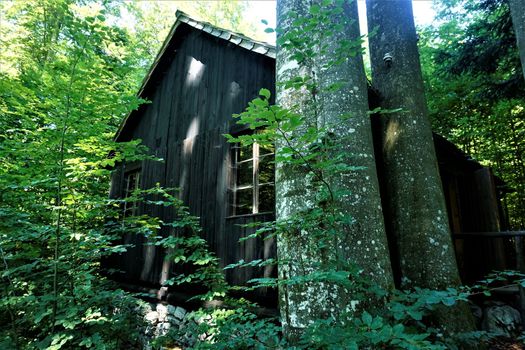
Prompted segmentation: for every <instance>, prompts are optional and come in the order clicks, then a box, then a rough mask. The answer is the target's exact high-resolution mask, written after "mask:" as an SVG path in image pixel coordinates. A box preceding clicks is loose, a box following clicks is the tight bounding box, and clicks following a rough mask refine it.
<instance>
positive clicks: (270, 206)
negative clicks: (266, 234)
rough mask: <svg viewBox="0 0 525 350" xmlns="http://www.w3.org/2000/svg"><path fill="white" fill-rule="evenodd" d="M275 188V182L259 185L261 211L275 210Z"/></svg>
mask: <svg viewBox="0 0 525 350" xmlns="http://www.w3.org/2000/svg"><path fill="white" fill-rule="evenodd" d="M274 203H275V188H274V186H273V184H270V185H261V186H259V212H260V213H263V212H273V211H274Z"/></svg>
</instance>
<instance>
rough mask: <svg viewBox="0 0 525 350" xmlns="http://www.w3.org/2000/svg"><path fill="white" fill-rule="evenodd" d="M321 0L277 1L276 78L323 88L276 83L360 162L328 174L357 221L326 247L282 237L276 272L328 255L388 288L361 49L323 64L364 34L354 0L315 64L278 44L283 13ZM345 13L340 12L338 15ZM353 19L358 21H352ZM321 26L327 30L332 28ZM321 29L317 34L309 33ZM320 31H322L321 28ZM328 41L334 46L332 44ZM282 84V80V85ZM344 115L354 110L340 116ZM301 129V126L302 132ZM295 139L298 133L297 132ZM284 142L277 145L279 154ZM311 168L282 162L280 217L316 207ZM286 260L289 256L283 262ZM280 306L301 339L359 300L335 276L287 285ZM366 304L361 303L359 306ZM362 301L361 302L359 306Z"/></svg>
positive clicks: (304, 268) (307, 235)
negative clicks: (308, 78)
mask: <svg viewBox="0 0 525 350" xmlns="http://www.w3.org/2000/svg"><path fill="white" fill-rule="evenodd" d="M313 3H316V1H305V0H300V1H298V0H295V1H294V0H281V1H278V2H277V18H278V28H280V31H279V32H278V39H277V41H278V47H277V63H276V64H277V68H276V71H277V83H278V84H279V83H282V82H284V81H287V80H289V79H290V78H291V77H294V76H301V75H304V74H305V73H306V74H312V73H313V74H314V75H315V76H316V77H317V80H318V82H319V89H320V91H319V94H315V93H314V94H309V93H308V92H305V90H304V89H303V90H299V91H297V90H293V89H288V90H285V89H283V88H282V87H278V93H277V103H278V104H279V105H281V106H282V107H285V108H288V109H291V110H294V111H299V113H301V114H302V115H303V117H304V118H305V119H306V122H307V123H309V124H310V125H324V126H328V127H329V128H330V130H331V133H330V134H331V135H332V136H331V137H332V140H331V142H334V143H335V144H337V145H339V146H340V149H341V150H345V151H346V154H347V156H349V155H351V159H352V165H355V166H360V167H363V169H362V170H357V171H341V172H340V173H338V174H332V175H327V177H326V181H327V182H329V183H330V186H331V187H332V190H333V191H334V192H338V191H340V190H347V191H351V195H348V194H347V195H345V197H344V198H339V199H336V201H337V203H338V208H339V210H340V211H341V212H344V213H345V214H346V215H347V216H348V217H352V218H354V219H355V221H354V222H353V223H352V224H347V225H342V226H344V228H343V229H342V230H340V231H339V232H338V233H337V235H336V236H335V237H333V238H331V239H330V241H329V244H328V246H324V247H322V246H320V244H319V243H320V242H319V240H318V238H316V237H315V236H314V235H312V234H311V233H312V232H308V229H302V230H300V231H301V232H295V233H290V234H286V235H280V236H279V237H278V248H277V251H278V258H279V260H280V261H281V264H280V266H279V276H280V278H282V279H293V278H294V277H298V276H304V275H308V274H311V273H313V272H315V271H318V270H319V269H320V266H323V265H324V264H325V263H327V262H328V261H332V262H333V261H336V260H337V259H342V260H344V261H347V262H350V263H355V264H357V265H359V266H360V267H361V268H362V269H363V270H364V274H365V275H366V276H367V277H369V278H371V279H372V281H373V282H374V283H375V284H376V285H378V286H381V287H383V288H385V289H389V288H392V286H393V278H392V273H391V267H390V259H389V253H388V244H387V239H386V234H385V230H384V223H383V216H382V212H381V202H380V196H379V189H378V181H377V175H376V169H375V162H374V153H373V144H372V135H371V128H370V120H369V116H368V114H367V111H368V101H367V84H366V77H365V73H364V68H363V61H362V57H361V55H357V56H355V57H349V58H348V59H346V60H345V61H344V62H343V63H342V64H339V65H335V66H331V67H330V68H326V67H325V68H323V65H325V64H327V63H328V62H329V61H330V60H333V59H334V57H332V54H333V53H334V52H335V46H336V45H337V43H340V42H341V41H342V40H343V39H347V40H356V39H359V27H358V20H357V3H356V2H353V3H352V4H351V5H348V4H346V5H345V7H344V15H343V16H342V20H341V18H340V19H339V20H341V21H340V22H339V20H338V19H337V18H333V21H334V22H338V23H327V24H326V25H327V26H331V25H335V24H343V25H344V30H342V31H341V30H339V31H334V34H332V36H331V37H330V38H328V39H327V41H326V40H325V41H324V42H330V43H332V44H333V46H332V47H331V48H330V50H328V53H323V54H319V55H318V56H317V57H316V59H315V63H314V64H313V65H314V66H308V64H305V63H304V62H301V63H299V62H297V61H295V60H293V59H291V58H290V55H291V51H292V50H291V49H289V48H283V46H281V45H279V41H280V40H281V38H282V36H284V35H285V34H286V33H287V32H289V31H290V30H292V29H293V27H292V23H291V22H292V21H291V20H290V19H289V18H287V17H286V14H287V13H288V12H289V11H292V10H293V11H295V12H296V13H299V14H300V15H302V16H306V15H307V14H308V9H309V7H310V5H311V4H313ZM340 17H341V16H340ZM352 20H355V21H354V22H352ZM318 30H319V31H318V32H317V33H326V32H327V31H326V30H327V28H321V29H318ZM312 35H316V34H312ZM318 35H321V34H318ZM332 44H331V45H332ZM336 82H341V83H343V85H344V88H343V89H340V90H337V91H333V92H330V93H328V92H326V90H325V89H326V88H327V87H328V86H330V85H331V84H333V83H336ZM278 86H279V85H278ZM342 115H347V116H348V115H351V118H347V119H346V120H344V121H343V122H342V121H341V119H340V117H341V116H342ZM301 132H304V130H302V131H301V130H298V131H297V133H301ZM292 138H293V137H292ZM284 146H285V145H284V144H283V142H280V143H279V142H278V144H277V154H279V152H281V150H282V148H283V147H284ZM315 180H316V179H314V177H313V176H312V174H311V173H309V172H308V171H307V168H306V167H300V166H290V165H286V164H277V169H276V181H275V183H276V213H277V219H278V220H286V219H288V218H290V217H293V216H294V215H295V214H296V213H298V212H300V211H302V210H305V209H308V208H311V207H312V205H314V204H313V203H315V196H316V195H317V194H318V193H319V188H316V184H318V183H319V182H318V181H317V182H316V181H315ZM283 262H286V263H284V264H283ZM279 292H280V293H279V294H280V309H281V315H282V322H283V328H284V331H285V334H286V335H287V337H288V338H290V339H294V338H297V337H298V336H299V335H300V334H301V332H302V330H303V329H304V328H305V327H307V326H308V325H309V324H310V323H311V322H313V321H314V320H316V319H326V318H327V317H334V318H335V319H338V320H341V317H340V316H341V314H342V313H345V312H349V313H352V312H354V311H355V310H356V305H357V304H358V303H359V301H358V300H357V299H358V298H357V297H356V296H355V295H353V293H352V292H351V291H350V290H347V289H344V288H341V287H338V286H336V285H334V284H331V283H302V284H298V285H285V286H283V287H281V289H280V291H279ZM360 306H362V305H360ZM358 307H359V306H358Z"/></svg>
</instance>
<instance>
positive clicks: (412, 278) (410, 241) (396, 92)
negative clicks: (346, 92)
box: [366, 0, 473, 330]
mask: <svg viewBox="0 0 525 350" xmlns="http://www.w3.org/2000/svg"><path fill="white" fill-rule="evenodd" d="M366 7H367V16H368V28H369V32H372V31H373V29H374V28H377V29H378V32H377V33H376V35H373V36H371V37H370V39H369V42H370V56H371V63H372V83H373V86H374V88H375V89H377V91H378V92H379V95H380V104H381V107H382V108H384V109H397V108H401V109H402V111H400V112H397V113H389V114H384V115H382V116H381V118H382V119H381V126H382V153H383V162H384V171H385V176H384V177H385V182H386V186H385V187H386V191H387V193H386V198H387V202H388V204H387V205H386V208H384V210H385V212H386V214H387V215H386V218H387V219H386V226H387V232H388V233H389V235H391V236H392V238H393V239H394V240H395V246H397V252H398V255H399V271H400V273H401V276H400V277H401V281H400V284H401V286H402V287H413V286H418V287H423V288H430V289H443V288H446V287H451V286H456V285H459V284H460V279H459V274H458V269H457V264H456V257H455V253H454V248H453V241H452V238H451V234H450V229H449V223H448V218H447V208H446V204H445V197H444V194H443V189H442V185H441V180H440V176H439V169H438V164H437V160H436V154H435V150H434V143H433V139H432V130H431V126H430V121H429V119H428V111H427V105H426V99H425V94H424V86H423V78H422V73H421V67H420V62H419V52H418V48H417V40H418V39H417V35H416V30H415V25H414V19H413V12H412V1H411V0H389V1H384V0H367V2H366ZM460 309H461V310H454V311H453V312H450V313H448V315H446V314H440V315H439V317H438V318H439V322H440V323H441V325H442V326H444V327H446V328H449V329H451V330H459V329H473V328H471V327H470V325H471V324H472V325H473V323H472V322H471V321H472V320H471V319H472V315H470V314H469V311H468V310H467V308H466V307H464V306H462V307H460Z"/></svg>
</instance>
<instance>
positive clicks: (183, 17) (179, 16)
mask: <svg viewBox="0 0 525 350" xmlns="http://www.w3.org/2000/svg"><path fill="white" fill-rule="evenodd" d="M175 17H176V19H175V23H173V26H172V27H171V29H170V32H169V34H168V36H167V37H166V39H165V40H164V43H163V44H162V47H161V48H160V50H159V52H158V53H157V57H155V60H154V61H153V64H152V65H151V67H150V69H149V71H148V74H146V76H145V77H144V79H143V80H142V84H141V86H140V89H139V91H138V93H137V96H139V97H144V96H143V93H144V90H145V89H146V87H147V86H148V84H149V82H150V78H151V77H152V76H153V74H154V72H155V70H156V69H157V66H158V64H159V62H160V60H161V59H162V57H163V56H164V54H165V53H166V49H167V48H168V45H169V43H170V42H171V40H172V39H173V37H174V36H175V34H176V33H177V28H178V27H179V26H180V24H181V23H185V24H187V25H189V26H191V27H193V28H195V29H197V30H200V31H203V32H205V33H208V34H210V35H213V36H215V37H217V38H220V39H222V40H225V41H228V42H230V43H232V44H234V45H236V46H239V47H242V48H243V49H246V50H249V51H252V52H255V53H257V54H260V55H264V56H266V57H269V58H272V59H275V46H274V45H271V44H269V43H266V42H262V41H257V40H254V39H251V38H249V37H247V36H245V35H242V34H239V33H235V32H232V31H229V30H226V29H223V28H219V27H216V26H214V25H212V24H210V23H208V22H204V21H200V20H196V19H194V18H191V17H190V16H189V15H187V14H186V13H184V12H182V11H179V10H177V12H175ZM132 114H133V111H131V112H130V113H129V114H128V115H127V116H126V118H124V120H123V121H122V123H121V124H120V126H119V128H118V131H117V133H116V134H115V140H117V139H118V138H119V136H120V134H121V132H122V130H123V129H124V126H125V125H126V123H127V121H128V119H129V117H130V116H131V115H132Z"/></svg>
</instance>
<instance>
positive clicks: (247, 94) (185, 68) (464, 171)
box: [111, 12, 500, 305]
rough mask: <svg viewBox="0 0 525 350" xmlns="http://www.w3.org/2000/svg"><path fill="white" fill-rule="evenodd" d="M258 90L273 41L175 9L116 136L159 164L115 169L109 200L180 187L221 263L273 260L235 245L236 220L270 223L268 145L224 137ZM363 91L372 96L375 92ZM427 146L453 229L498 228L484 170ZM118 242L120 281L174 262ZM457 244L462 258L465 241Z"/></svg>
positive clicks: (147, 281) (266, 251)
mask: <svg viewBox="0 0 525 350" xmlns="http://www.w3.org/2000/svg"><path fill="white" fill-rule="evenodd" d="M260 88H267V89H269V90H270V91H272V93H273V92H274V91H275V48H274V47H273V46H271V45H268V44H266V43H261V42H257V41H254V40H252V39H249V38H247V37H245V36H242V35H240V34H236V33H232V32H229V31H226V30H223V29H220V28H217V27H214V26H212V25H210V24H208V23H205V22H200V21H196V20H194V19H192V18H190V17H189V16H187V15H186V14H184V13H182V12H178V13H177V20H176V23H175V24H174V26H173V28H172V30H171V32H170V33H169V36H168V38H167V39H166V42H165V43H164V45H163V47H162V49H161V51H160V53H159V54H158V56H157V58H156V60H155V61H154V64H153V66H152V68H151V70H150V71H149V73H148V75H147V77H146V78H145V80H144V82H143V84H142V87H141V89H140V91H139V96H140V97H142V98H145V99H148V100H150V101H151V103H149V104H144V105H142V106H141V107H140V108H139V109H138V110H135V111H133V112H132V113H131V114H130V115H129V116H128V117H127V118H126V119H125V120H124V121H123V123H122V125H121V127H120V128H119V130H118V133H117V135H116V140H117V141H121V142H123V141H129V140H132V139H141V140H142V142H143V144H144V145H146V146H147V147H148V148H149V150H150V151H151V153H152V154H154V155H155V156H156V157H159V158H162V159H164V162H155V161H143V162H141V163H131V164H121V165H119V166H118V167H117V169H116V170H115V172H114V176H113V178H112V186H111V196H112V197H114V198H118V197H125V196H126V194H127V193H129V192H130V191H131V190H133V189H134V188H136V187H140V188H143V189H145V188H150V187H152V186H154V185H155V184H156V183H160V185H162V186H165V187H178V188H180V189H181V193H180V196H181V199H182V200H183V201H184V202H185V203H187V205H188V206H189V208H190V211H191V213H192V214H194V215H196V216H198V217H200V222H201V225H202V227H203V237H204V238H205V239H206V240H207V242H208V243H209V246H210V249H211V250H212V251H214V252H215V253H216V255H217V256H218V257H219V258H220V259H221V264H222V265H223V266H225V265H228V264H231V263H235V262H237V261H239V260H240V259H244V260H246V261H250V260H252V259H266V258H270V257H274V256H275V254H276V247H275V242H274V240H272V239H270V240H264V241H263V240H247V241H245V242H242V243H239V242H238V241H239V239H240V238H242V237H245V236H247V235H249V234H250V233H252V231H253V229H250V228H245V227H242V226H240V225H242V224H247V223H251V222H254V221H265V220H270V219H273V216H274V213H273V211H274V209H273V208H274V195H273V168H272V164H271V159H272V153H271V150H265V149H262V148H261V149H259V147H258V146H256V145H255V146H253V147H251V148H250V149H240V148H239V147H236V146H235V145H232V144H228V143H227V142H226V140H225V138H224V136H223V134H225V133H230V134H239V133H242V132H246V130H247V129H246V128H243V127H240V126H239V125H237V124H235V121H234V120H233V119H232V114H234V113H239V112H241V111H243V110H244V108H245V107H246V106H247V104H248V102H249V101H250V100H252V99H253V98H255V97H256V96H257V95H258V91H259V89H260ZM370 96H371V101H373V100H374V96H373V92H371V93H370ZM435 144H436V148H437V153H438V158H439V163H440V170H441V176H442V179H443V186H444V190H445V193H446V196H447V202H448V209H449V214H450V218H451V219H450V225H451V227H452V230H453V232H462V231H464V230H482V229H483V227H478V226H475V225H478V219H477V218H478V216H479V215H484V217H485V214H487V215H488V216H486V218H487V220H489V221H490V223H488V225H493V227H492V226H491V228H490V229H491V230H493V229H496V228H499V226H498V225H500V224H499V222H500V216H499V214H498V200H497V197H496V196H495V193H496V191H495V185H494V177H493V176H492V175H491V174H490V171H489V170H488V169H486V168H483V167H482V166H481V165H479V164H478V163H476V162H473V161H471V160H469V159H468V158H467V157H466V156H465V155H464V154H463V153H461V152H460V151H459V150H458V149H457V148H456V147H455V146H454V145H452V144H451V143H449V142H448V141H446V140H445V139H443V138H442V137H439V136H437V135H436V136H435ZM377 158H378V159H380V157H377ZM379 168H380V166H379ZM471 187H472V188H471ZM479 190H483V191H486V192H487V194H486V196H488V197H490V198H488V197H487V199H486V200H483V201H478V197H480V196H485V194H484V193H483V194H482V193H479V192H476V191H479ZM484 198H485V197H484ZM489 202H490V205H488V206H487V205H486V204H488V203H489ZM138 210H139V211H140V212H143V213H148V214H151V215H157V216H160V217H161V218H163V219H165V220H170V219H171V218H172V216H173V213H172V212H171V211H170V209H169V208H167V209H161V208H158V207H147V206H142V207H139V208H138ZM489 217H490V218H489ZM479 225H483V224H479ZM126 243H133V244H135V247H134V248H133V249H131V250H129V251H128V252H127V253H124V254H121V255H120V256H116V257H114V259H112V261H111V265H112V266H111V267H113V268H116V269H119V270H120V271H121V273H120V274H118V275H116V276H115V278H116V279H117V280H119V281H121V282H125V283H126V284H127V285H128V286H140V287H142V288H149V289H152V290H158V289H159V288H160V286H161V284H162V282H163V281H164V280H166V279H167V278H168V277H169V275H170V272H171V271H172V269H173V268H174V267H173V266H171V265H170V263H168V262H166V261H164V260H165V259H164V255H165V253H164V252H163V251H162V249H160V248H158V247H154V246H147V245H143V243H144V239H143V238H141V237H140V236H131V235H130V236H128V237H127V238H126ZM459 247H460V248H461V249H460V250H459V253H460V258H461V254H463V253H462V252H463V251H464V247H463V245H459ZM460 261H462V260H461V259H460ZM275 274H276V271H275V268H274V267H267V268H265V269H263V270H261V269H258V270H256V269H251V270H250V269H247V270H228V271H227V272H226V276H227V280H228V281H229V282H231V283H234V284H242V283H245V282H246V281H247V280H248V279H250V278H254V277H262V276H274V275H275ZM184 292H188V291H180V290H176V289H174V288H173V290H169V291H168V292H167V294H166V293H165V292H163V293H161V294H162V295H161V294H159V297H163V298H168V300H170V298H183V297H184ZM190 292H191V291H190ZM256 298H257V299H258V300H259V301H262V302H263V303H266V304H268V305H275V303H276V294H275V291H271V290H266V291H262V292H259V293H258V294H257V295H256Z"/></svg>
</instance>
